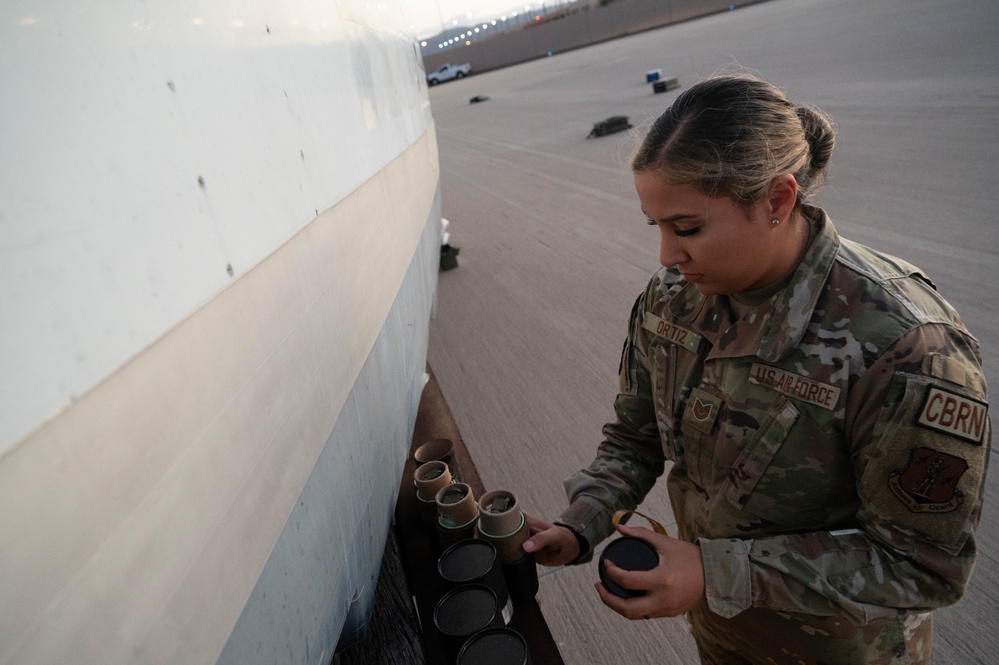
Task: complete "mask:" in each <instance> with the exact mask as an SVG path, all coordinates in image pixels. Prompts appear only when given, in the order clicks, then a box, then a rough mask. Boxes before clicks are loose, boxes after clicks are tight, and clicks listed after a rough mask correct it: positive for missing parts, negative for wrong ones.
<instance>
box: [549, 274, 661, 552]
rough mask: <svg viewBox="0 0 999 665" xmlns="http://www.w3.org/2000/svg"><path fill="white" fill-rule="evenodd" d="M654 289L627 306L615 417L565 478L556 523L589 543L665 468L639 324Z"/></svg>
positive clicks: (638, 500) (610, 528) (607, 531)
mask: <svg viewBox="0 0 999 665" xmlns="http://www.w3.org/2000/svg"><path fill="white" fill-rule="evenodd" d="M654 292H655V290H654V287H653V286H652V285H650V287H649V289H648V290H647V291H646V292H644V293H643V294H642V295H641V296H639V297H638V299H637V300H636V301H635V304H634V306H633V307H632V310H631V319H630V322H629V328H628V337H627V338H626V340H625V343H624V348H623V349H622V351H621V363H620V365H619V367H618V374H619V378H620V388H619V393H618V396H617V398H616V399H615V401H614V411H615V414H616V416H617V418H616V420H615V422H613V423H608V424H607V425H605V426H604V428H603V435H604V439H603V442H602V443H601V444H600V445H599V447H598V449H597V455H596V458H595V459H594V460H593V462H592V463H591V464H590V465H589V467H587V468H585V469H583V470H581V471H579V472H577V473H575V474H574V475H573V476H571V477H570V478H568V479H567V480H566V481H565V491H566V495H567V496H568V499H569V507H568V508H567V509H566V510H565V511H564V512H563V513H562V515H561V516H559V518H558V520H557V521H558V522H559V523H561V524H565V525H567V526H570V527H571V528H573V529H574V530H575V531H577V532H578V533H579V534H581V535H582V536H584V537H585V538H586V539H587V540H588V541H589V543H590V545H591V547H592V546H594V545H596V544H597V543H598V542H600V541H601V540H603V539H604V538H606V537H607V536H608V535H610V534H611V533H612V531H613V529H614V527H613V525H612V524H611V517H612V516H613V514H614V512H615V511H616V510H618V509H619V508H625V509H634V508H636V507H637V506H638V504H639V503H641V501H642V499H644V498H645V495H646V494H647V493H648V492H649V490H650V489H651V488H652V486H653V485H654V484H655V482H656V479H657V478H659V476H661V475H662V473H663V469H664V467H665V462H664V457H663V451H662V445H661V444H660V441H659V431H658V428H657V425H656V415H655V409H654V407H653V402H652V387H651V379H650V375H649V367H648V362H647V357H648V356H647V350H648V342H647V339H646V337H645V333H644V332H643V330H642V325H641V323H642V316H643V313H644V310H645V303H646V302H647V300H648V299H649V298H651V297H654V296H653V294H654ZM588 558H589V557H588V556H584V557H583V558H582V559H580V561H586V560H588Z"/></svg>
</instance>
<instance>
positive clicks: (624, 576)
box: [596, 525, 705, 619]
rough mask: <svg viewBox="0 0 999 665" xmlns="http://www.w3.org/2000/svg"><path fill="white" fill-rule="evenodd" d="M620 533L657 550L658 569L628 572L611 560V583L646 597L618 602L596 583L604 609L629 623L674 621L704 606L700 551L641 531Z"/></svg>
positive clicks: (625, 529)
mask: <svg viewBox="0 0 999 665" xmlns="http://www.w3.org/2000/svg"><path fill="white" fill-rule="evenodd" d="M617 530H618V531H620V532H621V534H623V535H625V536H634V537H635V538H641V539H642V540H644V541H647V542H648V543H649V544H650V545H652V546H653V547H654V548H656V551H658V552H659V565H658V566H656V567H655V568H653V569H652V570H635V571H627V570H623V569H621V568H618V567H617V566H615V565H614V564H613V563H611V562H610V561H609V560H608V561H607V563H606V572H607V575H609V576H610V579H612V580H613V581H614V582H615V583H617V584H620V585H621V586H622V587H624V588H625V589H630V590H633V591H639V590H641V591H645V595H643V596H638V597H636V598H627V599H626V598H619V597H618V596H615V595H614V594H612V593H611V592H610V591H608V590H607V589H606V588H605V587H604V585H603V584H600V583H599V582H597V585H596V587H597V593H599V594H600V600H602V601H603V603H604V605H606V606H607V607H609V608H611V609H612V610H614V611H615V612H617V613H618V614H620V615H621V616H623V617H625V618H626V619H649V618H657V617H675V616H677V615H680V614H683V613H684V612H686V611H688V610H690V609H693V608H694V607H697V606H698V605H700V604H701V603H703V602H704V600H705V595H704V562H703V561H702V560H701V548H700V547H698V546H697V545H695V544H693V543H688V542H684V541H682V540H677V539H676V538H671V537H669V536H663V535H660V534H658V533H656V532H655V531H651V530H649V529H645V528H642V527H628V526H624V525H620V526H618V528H617Z"/></svg>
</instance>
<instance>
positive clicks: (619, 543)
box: [597, 536, 659, 598]
mask: <svg viewBox="0 0 999 665" xmlns="http://www.w3.org/2000/svg"><path fill="white" fill-rule="evenodd" d="M608 559H609V560H610V561H612V562H613V563H614V565H615V566H617V567H618V568H621V569H624V570H652V569H653V568H655V567H656V566H658V565H659V552H657V551H656V548H654V547H652V545H650V544H649V543H648V542H646V541H644V540H642V539H641V538H634V537H632V536H621V537H620V538H618V539H616V540H612V541H611V542H610V544H609V545H607V547H605V548H604V551H603V553H602V554H601V555H600V564H599V565H598V566H597V568H598V572H599V573H600V582H601V583H603V585H604V587H605V588H606V589H607V590H608V591H610V592H611V593H612V594H614V595H615V596H618V597H619V598H634V597H636V596H642V595H645V592H644V591H632V590H630V589H625V588H624V587H622V586H621V585H620V584H617V583H616V582H615V581H614V580H612V579H611V578H610V576H608V575H607V570H606V566H605V565H604V561H605V560H608Z"/></svg>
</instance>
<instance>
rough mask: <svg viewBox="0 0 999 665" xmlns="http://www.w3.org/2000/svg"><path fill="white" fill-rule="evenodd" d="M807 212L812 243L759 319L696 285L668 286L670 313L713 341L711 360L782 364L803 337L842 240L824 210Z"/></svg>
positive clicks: (758, 314) (762, 307) (763, 307)
mask: <svg viewBox="0 0 999 665" xmlns="http://www.w3.org/2000/svg"><path fill="white" fill-rule="evenodd" d="M803 212H804V217H805V219H806V220H808V223H809V224H811V225H812V232H813V235H814V237H813V239H812V242H811V244H810V245H809V246H808V249H807V250H806V252H805V256H804V257H802V259H801V263H799V264H798V268H797V270H795V272H794V276H793V277H792V279H791V281H790V282H789V283H788V284H787V286H785V287H784V288H783V289H782V290H780V291H778V292H777V293H776V294H774V296H773V297H772V298H770V299H769V300H768V301H766V302H764V303H762V304H761V305H760V306H759V307H758V308H757V311H756V316H755V317H752V318H751V319H744V320H742V321H738V322H737V321H736V320H735V317H734V316H733V313H732V310H731V308H730V307H729V302H728V297H727V296H705V295H702V294H701V293H700V292H698V291H697V289H696V287H694V285H693V284H683V286H680V288H679V289H677V288H676V287H674V288H671V289H669V292H668V293H667V294H666V295H667V297H668V300H669V304H668V309H669V311H670V313H671V314H672V315H673V316H674V317H676V319H678V320H680V321H683V322H685V323H686V324H687V325H688V326H689V327H690V328H692V329H694V330H696V331H697V332H698V333H700V334H701V335H702V336H703V337H704V338H706V339H707V340H708V341H709V342H710V343H711V345H712V349H711V351H710V352H709V354H708V357H709V358H734V357H740V356H747V355H754V356H758V357H759V358H760V359H762V360H764V361H766V362H778V361H780V360H781V359H783V358H784V357H786V356H787V355H788V354H789V353H790V352H791V351H792V350H793V349H794V348H795V347H796V346H797V345H798V342H800V341H801V338H802V336H803V335H804V334H805V330H806V328H807V326H808V322H809V320H811V318H812V312H813V311H814V310H815V305H816V303H817V302H818V299H819V295H820V294H821V293H822V286H823V285H824V284H825V282H826V279H827V278H828V276H829V271H830V270H831V269H832V266H833V263H834V262H835V260H836V254H837V252H838V250H839V244H840V241H839V235H838V234H837V233H836V229H835V228H834V227H833V224H832V221H831V220H830V219H829V217H828V215H826V213H825V211H823V210H822V209H820V208H812V207H810V206H806V207H805V208H804V210H803ZM678 286H679V285H678Z"/></svg>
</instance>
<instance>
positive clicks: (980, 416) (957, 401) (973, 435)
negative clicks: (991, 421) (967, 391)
mask: <svg viewBox="0 0 999 665" xmlns="http://www.w3.org/2000/svg"><path fill="white" fill-rule="evenodd" d="M988 415H989V405H988V404H986V403H985V402H979V401H978V400H975V399H971V398H969V397H965V396H964V395H958V394H957V393H953V392H951V391H949V390H945V389H943V388H940V387H939V386H934V385H929V386H927V387H926V398H925V399H924V400H923V408H921V409H920V410H919V415H918V416H917V417H916V424H917V425H920V426H922V427H926V428H927V429H932V430H936V431H938V432H943V433H944V434H949V435H951V436H955V437H957V438H959V439H961V440H963V441H967V442H968V443H973V444H975V445H976V446H980V445H982V437H984V436H985V430H986V423H987V422H988Z"/></svg>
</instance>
